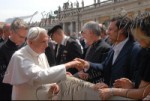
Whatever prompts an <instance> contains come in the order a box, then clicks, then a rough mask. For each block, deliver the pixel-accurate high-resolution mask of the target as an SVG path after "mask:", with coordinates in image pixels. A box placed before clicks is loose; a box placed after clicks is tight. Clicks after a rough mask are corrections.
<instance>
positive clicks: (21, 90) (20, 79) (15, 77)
mask: <svg viewBox="0 0 150 101" xmlns="http://www.w3.org/2000/svg"><path fill="white" fill-rule="evenodd" d="M47 46H48V35H47V31H46V30H45V29H43V28H39V27H33V28H31V29H30V30H29V32H28V35H27V45H26V46H24V47H23V48H21V49H20V50H18V51H16V52H15V53H14V54H13V56H12V58H11V60H10V63H9V65H8V68H7V71H6V73H5V76H4V79H3V82H4V83H9V84H11V85H13V91H12V100H48V91H49V89H50V86H51V85H53V84H54V83H55V82H59V81H60V80H65V78H66V69H68V68H71V67H75V66H76V65H77V64H79V62H78V61H72V62H68V63H66V64H62V65H58V66H54V67H49V64H48V62H47V59H46V56H45V54H44V51H45V48H46V47H47Z"/></svg>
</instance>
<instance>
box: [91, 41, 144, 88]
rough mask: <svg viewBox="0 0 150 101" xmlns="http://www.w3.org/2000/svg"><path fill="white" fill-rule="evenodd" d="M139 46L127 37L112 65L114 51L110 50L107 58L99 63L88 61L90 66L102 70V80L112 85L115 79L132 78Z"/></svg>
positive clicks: (139, 49)
mask: <svg viewBox="0 0 150 101" xmlns="http://www.w3.org/2000/svg"><path fill="white" fill-rule="evenodd" d="M140 51H141V47H140V46H139V44H138V43H136V42H134V41H133V40H132V39H129V40H128V41H127V43H126V44H125V45H124V46H123V49H122V50H121V52H120V54H119V55H118V57H117V59H116V60H115V62H114V64H113V65H112V59H113V54H114V51H113V49H112V50H110V52H109V53H108V56H107V58H106V59H105V61H103V63H101V64H94V63H90V68H94V69H96V70H103V72H104V82H105V83H106V84H107V85H109V86H112V85H113V83H114V81H115V80H116V79H119V78H122V77H126V78H129V79H130V80H132V79H133V77H134V73H135V70H136V67H137V59H138V56H139V52H140Z"/></svg>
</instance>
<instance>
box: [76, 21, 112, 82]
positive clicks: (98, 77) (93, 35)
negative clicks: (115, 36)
mask: <svg viewBox="0 0 150 101" xmlns="http://www.w3.org/2000/svg"><path fill="white" fill-rule="evenodd" d="M101 33H102V29H101V27H99V24H98V23H97V22H94V21H90V22H87V23H85V24H84V26H83V28H82V36H83V38H84V39H85V40H86V44H87V45H88V46H89V48H88V49H87V52H86V54H85V57H84V59H85V60H86V61H90V62H94V63H101V62H102V61H104V60H105V58H106V56H107V54H108V52H109V50H110V47H111V46H110V45H109V44H107V43H106V42H105V41H104V40H102V38H101ZM78 75H79V77H80V78H81V79H84V80H87V81H89V82H91V83H98V82H100V81H102V80H103V75H102V72H101V71H95V70H94V69H90V71H80V72H79V73H78ZM86 75H87V76H88V77H87V78H86V79H85V78H84V77H85V76H86Z"/></svg>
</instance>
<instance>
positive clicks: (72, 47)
mask: <svg viewBox="0 0 150 101" xmlns="http://www.w3.org/2000/svg"><path fill="white" fill-rule="evenodd" d="M56 49H57V46H56ZM55 52H56V51H55ZM77 57H78V58H81V57H82V50H81V46H80V45H79V44H78V43H77V42H76V40H74V39H73V38H69V39H68V40H67V42H66V45H65V46H64V45H60V48H59V53H58V56H57V57H56V64H57V65H58V64H62V63H66V62H69V61H72V60H73V59H75V58H77ZM67 71H69V72H71V73H72V74H74V73H76V72H77V69H75V68H70V69H68V70H67Z"/></svg>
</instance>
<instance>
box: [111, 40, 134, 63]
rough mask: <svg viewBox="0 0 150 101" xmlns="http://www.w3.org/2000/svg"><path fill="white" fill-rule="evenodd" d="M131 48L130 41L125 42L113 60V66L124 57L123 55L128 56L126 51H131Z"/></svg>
mask: <svg viewBox="0 0 150 101" xmlns="http://www.w3.org/2000/svg"><path fill="white" fill-rule="evenodd" d="M132 46H133V41H131V40H130V39H129V40H128V41H127V43H126V44H125V45H124V46H123V48H122V50H121V52H120V53H119V55H118V57H117V59H116V60H115V62H114V64H113V65H115V64H116V63H117V62H118V61H119V60H120V58H122V57H124V55H129V54H128V51H129V50H130V49H131V47H132Z"/></svg>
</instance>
